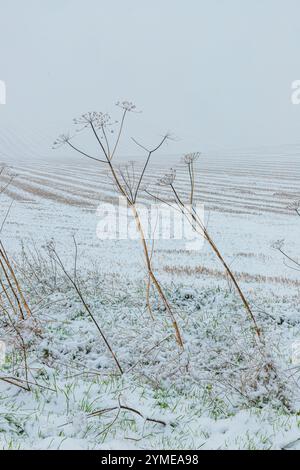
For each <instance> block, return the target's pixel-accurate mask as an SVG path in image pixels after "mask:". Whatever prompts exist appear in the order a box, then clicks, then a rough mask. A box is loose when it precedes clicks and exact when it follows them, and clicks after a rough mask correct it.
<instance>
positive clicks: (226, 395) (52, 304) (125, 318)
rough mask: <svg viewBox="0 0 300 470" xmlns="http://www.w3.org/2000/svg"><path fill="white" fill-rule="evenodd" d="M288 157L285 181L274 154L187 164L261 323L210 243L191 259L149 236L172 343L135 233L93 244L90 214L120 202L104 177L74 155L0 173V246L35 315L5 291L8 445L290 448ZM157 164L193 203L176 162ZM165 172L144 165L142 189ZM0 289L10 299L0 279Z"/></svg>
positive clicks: (298, 332)
mask: <svg viewBox="0 0 300 470" xmlns="http://www.w3.org/2000/svg"><path fill="white" fill-rule="evenodd" d="M284 151H285V149H282V150H281V152H284ZM296 151H297V149H295V153H296ZM286 158H289V160H290V164H292V163H293V171H290V172H289V171H285V174H284V175H283V174H282V168H281V165H282V163H281V162H282V156H281V154H278V156H276V158H275V159H274V154H273V152H272V153H271V152H270V154H268V152H265V153H264V154H258V153H255V152H254V151H253V153H251V154H250V155H247V154H246V155H236V156H234V155H231V156H228V155H220V156H219V157H218V156H214V157H212V156H210V155H203V156H201V157H200V158H198V160H197V162H196V163H195V195H194V197H195V200H200V201H204V202H205V227H206V228H207V229H208V230H209V233H210V234H211V235H212V237H213V239H214V240H215V242H216V244H217V246H218V247H219V249H220V251H221V252H222V254H223V256H224V259H225V260H226V261H227V262H228V265H229V266H230V269H231V270H232V272H233V273H234V276H235V278H236V279H237V281H238V284H239V286H240V287H241V289H242V291H243V293H244V295H245V298H246V299H247V303H249V306H250V308H251V312H252V314H253V317H254V318H255V324H254V323H253V321H252V319H251V317H250V316H249V315H247V311H246V309H245V305H244V304H243V302H242V299H241V297H240V295H239V293H238V291H237V290H236V288H235V285H234V284H233V282H232V280H231V279H230V277H229V276H228V273H226V270H225V269H224V267H223V266H222V263H220V261H219V259H218V258H217V257H216V256H215V253H214V252H213V251H212V250H211V249H210V246H209V243H208V242H207V241H206V242H205V244H204V246H203V247H202V249H201V250H199V251H197V250H189V249H188V248H187V246H186V242H185V240H178V239H169V240H166V239H165V240H159V239H158V240H155V244H154V248H153V250H152V251H151V256H152V258H151V259H152V263H153V270H154V271H155V275H156V276H157V278H158V279H159V282H160V284H161V286H162V287H163V289H164V296H165V297H166V299H167V301H168V304H169V305H170V306H171V308H172V312H173V314H174V317H176V321H177V323H178V329H179V331H180V334H181V337H182V343H183V344H182V345H180V344H178V338H176V334H175V333H174V327H173V326H174V325H173V324H172V321H171V320H172V319H171V320H170V316H168V315H167V314H168V311H167V308H166V305H165V304H164V301H163V299H162V298H161V296H160V295H159V292H157V290H156V289H154V288H153V286H150V289H149V292H148V273H147V269H146V268H145V259H144V255H143V251H142V249H141V245H140V242H139V239H138V238H137V239H136V240H124V239H123V240H101V239H99V238H97V236H96V233H97V224H98V223H99V220H98V219H99V217H98V216H99V208H98V212H97V210H96V209H97V207H98V206H99V204H101V201H104V202H105V201H106V202H107V201H109V202H115V203H116V202H117V199H116V191H115V188H114V187H113V186H112V184H111V181H110V180H108V178H107V170H105V169H103V168H101V165H100V167H99V166H98V165H99V163H98V162H95V163H91V164H88V165H86V164H85V163H86V162H82V161H81V160H80V159H79V162H78V164H72V165H68V164H56V166H55V167H54V165H52V164H51V163H45V164H42V163H36V164H28V163H27V164H16V165H15V167H14V168H8V169H5V171H3V173H2V175H1V180H2V183H1V185H2V187H3V188H4V189H5V190H3V192H2V194H1V210H2V219H3V220H5V224H4V225H3V229H2V234H1V240H2V242H3V247H5V250H6V253H7V258H9V260H10V264H11V266H12V267H13V272H14V275H15V278H16V279H17V280H18V284H19V285H20V291H21V292H22V295H23V297H24V299H26V302H28V306H29V308H30V314H28V313H27V311H26V310H25V311H24V315H23V317H22V316H21V315H20V314H19V310H18V309H17V308H18V305H19V304H18V302H17V300H16V298H13V299H12V294H10V293H9V292H10V291H9V290H8V293H9V295H10V298H11V300H12V304H13V305H14V309H12V306H11V305H10V304H9V300H8V297H4V294H3V292H2V294H1V298H2V304H1V305H2V315H1V320H0V321H1V330H0V340H2V341H3V342H5V345H6V355H5V361H4V362H3V363H2V365H1V375H0V394H1V414H0V443H1V447H2V448H4V449H16V448H17V449H22V448H36V449H48V448H49V449H58V448H59V449H68V448H83V449H116V448H122V449H125V448H126V449H127V448H142V449H151V448H153V449H157V448H160V449H164V448H166V449H219V448H221V449H223V448H224V449H226V448H227V449H228V448H229V449H230V448H235V449H270V448H297V446H298V443H300V421H299V416H298V415H299V363H298V361H299V352H298V351H299V338H300V323H299V315H300V311H299V285H300V279H299V273H298V272H297V270H295V269H291V268H292V267H293V266H290V265H289V263H288V262H285V260H286V256H284V254H283V253H281V254H280V253H278V249H281V250H283V244H282V242H281V241H279V242H278V240H282V239H285V246H286V247H287V248H288V249H286V251H284V253H288V255H289V256H290V257H291V258H292V259H293V260H295V261H297V240H298V235H297V234H298V233H299V229H300V220H299V218H298V215H297V211H296V209H297V207H298V206H297V204H295V203H294V204H293V205H292V206H290V203H291V202H292V201H294V200H295V199H296V196H297V178H298V177H299V172H300V168H299V166H297V163H296V162H295V159H296V157H294V156H293V153H292V152H290V154H289V155H288V156H286ZM237 159H238V160H239V166H238V168H237V166H236V161H237ZM254 161H255V164H254ZM285 162H286V160H285ZM167 163H169V164H170V165H172V167H173V168H174V169H176V179H175V181H174V185H175V182H176V184H177V186H176V188H177V191H178V194H180V197H182V198H187V199H188V197H189V194H190V192H189V191H190V190H189V189H188V188H189V184H190V183H189V175H188V172H187V171H186V170H187V168H186V162H182V161H180V162H177V163H176V161H174V160H173V161H172V162H170V161H169V162H167ZM165 164H166V162H165V161H164V164H161V163H159V162H157V161H153V163H150V164H149V165H150V166H149V168H147V172H146V175H145V178H146V181H147V188H152V189H153V187H154V186H155V185H156V181H157V180H159V179H161V175H162V174H164V172H165V170H166V169H167V168H168V167H166V166H165ZM170 165H169V166H170ZM291 166H292V165H291ZM135 168H136V171H137V172H139V171H141V170H142V168H143V160H141V161H139V162H138V163H137V165H136V167H135ZM279 173H280V174H279ZM8 183H9V184H8ZM151 185H152V186H151ZM153 185H154V186H153ZM152 189H151V191H150V189H149V190H148V189H147V190H146V192H145V189H144V188H143V191H142V195H141V197H142V200H143V202H145V203H149V201H150V200H151V198H150V196H149V194H150V193H151V194H152ZM167 190H168V188H166V186H165V185H164V186H161V185H160V186H159V188H158V192H157V194H158V193H159V194H160V197H162V198H163V199H164V200H165V198H167V196H166V191H167ZM171 199H172V198H171ZM171 199H168V200H171ZM11 203H12V205H11ZM10 205H11V206H10ZM8 209H9V211H8ZM97 214H98V215H97ZM147 242H148V243H151V240H147ZM274 248H277V250H276V249H274ZM2 267H3V266H2ZM294 267H295V266H294ZM10 278H11V275H10ZM2 282H3V287H4V288H5V287H6V288H8V289H9V285H8V281H7V278H5V275H4V274H3V271H2ZM11 283H12V286H13V285H15V284H14V280H12V281H11ZM147 292H148V297H147ZM149 304H150V305H151V308H150V309H149ZM23 310H24V309H23ZM256 325H257V327H258V329H259V334H257V331H256Z"/></svg>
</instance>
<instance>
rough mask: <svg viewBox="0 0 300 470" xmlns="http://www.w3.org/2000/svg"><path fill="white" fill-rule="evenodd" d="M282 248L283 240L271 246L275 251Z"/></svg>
mask: <svg viewBox="0 0 300 470" xmlns="http://www.w3.org/2000/svg"><path fill="white" fill-rule="evenodd" d="M283 247H284V239H281V240H276V241H275V242H274V243H273V244H272V248H274V249H275V250H282V248H283Z"/></svg>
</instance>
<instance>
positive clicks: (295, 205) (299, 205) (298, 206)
mask: <svg viewBox="0 0 300 470" xmlns="http://www.w3.org/2000/svg"><path fill="white" fill-rule="evenodd" d="M287 209H290V210H293V211H297V212H298V211H299V210H300V200H299V199H298V200H297V201H293V202H291V203H290V204H289V205H288V206H287Z"/></svg>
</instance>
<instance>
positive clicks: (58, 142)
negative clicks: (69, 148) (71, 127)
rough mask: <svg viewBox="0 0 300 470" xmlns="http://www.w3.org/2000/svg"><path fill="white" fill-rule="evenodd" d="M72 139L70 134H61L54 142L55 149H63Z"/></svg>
mask: <svg viewBox="0 0 300 470" xmlns="http://www.w3.org/2000/svg"><path fill="white" fill-rule="evenodd" d="M70 139H71V137H70V135H69V134H60V135H59V136H58V137H57V139H56V140H55V141H54V142H53V146H52V148H53V149H57V148H59V147H62V146H63V145H65V144H66V143H67V142H69V141H70Z"/></svg>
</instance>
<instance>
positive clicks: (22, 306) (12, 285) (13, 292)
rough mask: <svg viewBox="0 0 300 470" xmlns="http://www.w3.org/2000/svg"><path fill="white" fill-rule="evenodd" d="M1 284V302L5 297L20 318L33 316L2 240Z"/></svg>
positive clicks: (0, 248) (3, 188) (5, 185)
mask: <svg viewBox="0 0 300 470" xmlns="http://www.w3.org/2000/svg"><path fill="white" fill-rule="evenodd" d="M3 172H4V167H3V168H1V170H0V176H1V175H3ZM13 179H14V175H10V176H9V178H8V181H7V182H5V184H4V185H3V186H2V187H1V188H0V194H3V193H4V192H5V190H6V189H7V187H8V186H9V185H10V183H11V182H12V180H13ZM10 208H11V205H10V206H9V209H8V211H7V212H6V215H5V218H4V221H3V223H2V225H1V229H0V233H1V231H2V229H3V225H4V222H5V221H6V219H7V216H8V214H9V210H10ZM0 286H1V289H2V291H1V292H0V299H1V302H2V301H3V299H4V298H5V299H6V301H7V302H8V305H9V306H10V308H11V309H12V310H13V311H14V313H15V314H16V315H18V316H19V317H20V319H22V320H25V319H26V318H28V317H30V316H31V311H30V308H29V306H28V303H27V301H26V299H25V297H24V294H23V291H22V289H21V286H20V283H19V281H18V279H17V276H16V273H15V269H14V267H13V265H12V263H11V262H10V260H9V257H8V255H7V252H6V250H5V248H4V246H3V243H2V241H1V240H0Z"/></svg>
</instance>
